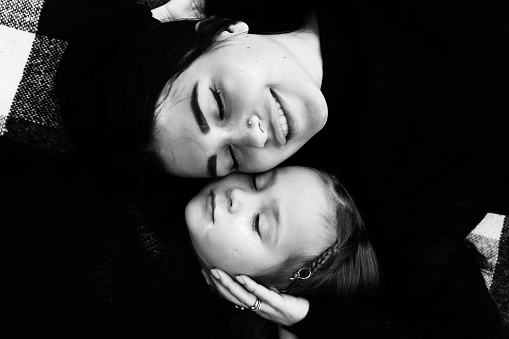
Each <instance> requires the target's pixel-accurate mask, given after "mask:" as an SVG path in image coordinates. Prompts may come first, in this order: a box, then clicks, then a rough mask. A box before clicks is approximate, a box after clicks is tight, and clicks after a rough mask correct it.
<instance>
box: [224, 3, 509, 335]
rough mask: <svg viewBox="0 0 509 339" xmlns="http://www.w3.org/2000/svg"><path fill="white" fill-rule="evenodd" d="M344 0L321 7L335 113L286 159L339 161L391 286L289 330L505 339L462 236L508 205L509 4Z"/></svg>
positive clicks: (334, 165) (314, 313)
mask: <svg viewBox="0 0 509 339" xmlns="http://www.w3.org/2000/svg"><path fill="white" fill-rule="evenodd" d="M218 3H219V4H220V5H217V8H218V9H219V10H222V11H227V10H225V8H229V11H238V12H239V13H242V14H244V15H246V16H248V17H251V18H252V19H260V18H259V17H256V15H261V16H264V17H263V18H262V21H263V20H268V21H278V20H285V15H284V13H285V11H284V9H285V8H291V9H292V11H293V12H296V9H295V7H292V6H298V5H297V4H295V2H288V1H286V2H285V1H280V2H279V3H280V6H279V9H282V10H281V11H280V12H275V11H274V6H273V4H271V5H270V6H272V7H271V9H272V10H271V11H264V10H261V9H259V10H253V7H257V6H259V7H263V6H268V5H267V4H266V2H264V1H257V2H252V1H244V2H239V1H235V2H234V4H232V3H231V2H229V1H218ZM221 3H222V4H221ZM243 3H246V4H245V6H244V7H243ZM336 6H337V7H336V8H334V9H333V8H331V5H329V4H327V3H326V2H325V1H322V2H318V3H317V9H318V11H317V17H318V24H319V29H320V40H321V51H322V57H323V70H324V77H323V83H322V91H323V93H324V95H325V97H326V100H327V104H328V107H329V118H328V121H327V123H326V126H325V127H324V129H323V130H322V131H320V132H319V133H318V134H317V135H316V136H314V137H313V138H312V139H311V140H310V141H309V142H308V143H307V144H306V145H305V146H304V147H303V148H302V149H301V150H299V151H298V152H297V153H296V154H295V155H294V156H292V157H291V158H290V159H288V160H287V161H286V162H285V163H284V164H283V165H291V164H295V165H309V166H314V167H318V168H322V169H326V170H330V171H332V172H334V173H336V174H337V175H339V176H340V178H341V179H342V180H343V182H345V183H346V185H347V187H348V188H350V190H351V191H352V192H353V194H354V197H356V198H357V200H358V201H359V203H360V206H361V209H362V212H363V215H364V217H365V221H366V224H367V227H368V229H369V231H370V233H371V235H372V238H373V242H374V243H375V246H376V249H377V251H378V253H379V256H380V259H381V263H382V268H383V270H384V292H383V293H382V294H381V295H380V296H379V297H378V298H376V299H374V300H371V301H369V302H366V301H359V302H356V303H353V304H350V303H348V304H345V303H344V302H341V301H330V300H327V301H326V300H323V299H319V298H314V299H313V298H312V299H311V306H310V311H309V313H308V315H307V317H306V318H305V319H304V320H303V321H301V322H300V323H298V324H296V325H294V326H292V327H290V328H289V330H290V331H292V332H294V333H296V334H298V335H299V336H301V337H304V338H307V337H309V338H315V337H327V338H329V337H341V338H374V337H376V338H382V337H383V338H386V337H387V338H495V337H499V336H500V335H501V331H502V325H501V320H500V318H499V315H498V311H497V309H496V306H495V304H494V303H493V301H492V299H491V297H490V295H489V293H488V290H487V288H486V286H485V283H484V280H483V278H482V276H481V273H480V271H479V269H478V268H477V266H476V265H475V262H474V261H469V262H464V261H463V260H466V259H465V258H468V257H469V252H468V251H467V250H466V248H465V246H466V245H465V244H464V243H463V239H465V236H466V235H467V234H468V233H469V232H470V231H471V230H472V229H473V228H474V227H475V226H476V225H477V224H478V223H479V222H480V221H481V220H482V218H483V217H484V216H485V215H486V213H488V212H492V213H500V214H509V198H508V195H507V192H508V191H509V180H508V179H509V165H508V163H509V156H508V154H509V140H508V135H509V134H508V133H507V130H508V127H509V123H508V120H509V101H508V100H507V98H508V93H509V61H508V60H509V19H508V18H509V7H508V6H507V3H506V2H503V1H491V2H475V3H472V2H468V3H465V2H464V1H446V2H444V1H431V2H429V1H427V2H424V3H414V2H408V1H406V2H405V1H386V2H380V1H367V0H366V1H350V2H343V3H342V4H341V5H339V6H338V5H337V4H336ZM232 8H234V9H232ZM246 8H248V9H249V10H246ZM253 13H254V14H253ZM293 15H295V13H293ZM462 258H463V259H462Z"/></svg>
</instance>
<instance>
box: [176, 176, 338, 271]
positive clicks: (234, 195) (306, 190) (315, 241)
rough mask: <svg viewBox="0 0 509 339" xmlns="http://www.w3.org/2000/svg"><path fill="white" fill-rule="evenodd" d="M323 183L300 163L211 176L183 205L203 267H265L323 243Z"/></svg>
mask: <svg viewBox="0 0 509 339" xmlns="http://www.w3.org/2000/svg"><path fill="white" fill-rule="evenodd" d="M329 209H330V203H329V201H328V199H327V195H326V192H325V189H324V188H323V186H322V184H321V183H320V181H319V179H318V178H317V177H316V176H315V174H314V173H313V172H312V171H311V170H309V169H307V168H304V167H283V168H277V169H274V170H271V171H269V172H265V173H262V174H255V175H249V174H241V173H233V174H230V175H228V176H227V177H225V178H223V179H220V180H217V181H215V182H212V183H211V184H209V185H207V186H206V187H205V188H203V190H202V191H201V192H200V193H198V195H196V196H195V197H194V198H193V199H192V200H191V201H190V202H189V203H188V204H187V207H186V223H187V227H188V229H189V233H190V235H191V240H192V242H193V246H194V248H195V250H196V252H197V253H198V255H199V257H200V258H201V260H202V261H203V262H204V263H205V265H206V266H207V267H217V268H220V269H222V270H224V271H226V272H228V273H229V274H230V275H237V274H246V275H256V274H263V273H267V272H268V271H270V270H271V269H273V268H274V267H277V266H279V265H281V264H283V263H284V261H285V260H286V259H288V258H289V257H290V256H291V255H293V254H309V255H318V254H320V253H321V252H322V251H323V250H324V249H325V248H326V247H327V246H328V244H327V243H326V240H324V238H323V237H324V232H323V229H322V227H324V226H322V225H323V216H324V215H325V213H327V211H328V210H329Z"/></svg>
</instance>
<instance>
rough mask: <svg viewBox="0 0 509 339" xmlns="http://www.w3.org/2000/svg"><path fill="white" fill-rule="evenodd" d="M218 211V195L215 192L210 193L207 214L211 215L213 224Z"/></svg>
mask: <svg viewBox="0 0 509 339" xmlns="http://www.w3.org/2000/svg"><path fill="white" fill-rule="evenodd" d="M215 211H216V194H215V193H214V191H210V193H209V195H207V212H208V213H210V218H211V220H212V223H214V221H215V220H214V214H215Z"/></svg>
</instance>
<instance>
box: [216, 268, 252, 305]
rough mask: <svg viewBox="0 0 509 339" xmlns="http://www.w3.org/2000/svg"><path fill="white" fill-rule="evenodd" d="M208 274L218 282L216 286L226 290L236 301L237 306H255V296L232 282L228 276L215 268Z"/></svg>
mask: <svg viewBox="0 0 509 339" xmlns="http://www.w3.org/2000/svg"><path fill="white" fill-rule="evenodd" d="M210 272H211V273H212V275H213V276H214V277H215V278H216V280H217V281H218V285H220V286H221V287H222V288H224V289H226V290H227V291H228V292H229V294H230V295H232V296H233V297H234V298H235V299H236V300H237V301H238V302H237V305H239V306H242V307H251V306H253V305H254V304H255V302H256V296H255V295H253V294H252V293H250V292H249V291H247V290H246V289H245V288H244V287H242V285H240V284H239V283H237V282H236V281H234V280H233V279H232V278H231V277H230V276H229V275H228V274H226V273H225V272H223V271H221V270H220V269H217V268H215V269H213V270H211V271H210ZM241 304H242V305H241Z"/></svg>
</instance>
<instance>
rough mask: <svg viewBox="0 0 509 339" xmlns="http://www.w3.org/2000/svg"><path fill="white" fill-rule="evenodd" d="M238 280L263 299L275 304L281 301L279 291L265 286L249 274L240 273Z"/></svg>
mask: <svg viewBox="0 0 509 339" xmlns="http://www.w3.org/2000/svg"><path fill="white" fill-rule="evenodd" d="M237 281H238V282H239V283H241V284H243V285H244V287H245V288H246V289H247V290H248V291H249V292H251V293H253V294H254V295H255V296H257V297H258V298H260V299H262V300H263V301H265V302H266V303H269V304H274V303H275V302H277V301H279V299H280V296H279V294H278V293H277V292H274V291H271V290H270V289H267V288H266V287H265V286H262V285H260V284H257V283H256V282H255V281H254V280H253V279H251V278H249V277H248V276H247V275H240V276H238V277H237Z"/></svg>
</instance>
